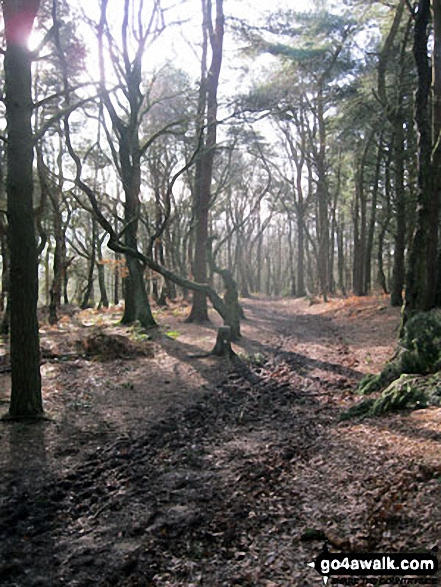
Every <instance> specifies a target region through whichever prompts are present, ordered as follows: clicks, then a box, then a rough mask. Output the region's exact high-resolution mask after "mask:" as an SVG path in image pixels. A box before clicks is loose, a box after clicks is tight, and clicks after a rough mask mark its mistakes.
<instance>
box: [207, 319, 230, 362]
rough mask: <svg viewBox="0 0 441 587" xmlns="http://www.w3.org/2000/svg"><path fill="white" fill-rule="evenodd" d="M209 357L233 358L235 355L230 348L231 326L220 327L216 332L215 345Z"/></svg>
mask: <svg viewBox="0 0 441 587" xmlns="http://www.w3.org/2000/svg"><path fill="white" fill-rule="evenodd" d="M210 355H213V356H215V357H234V356H236V353H235V352H234V351H233V349H232V348H231V326H220V327H219V329H218V331H217V338H216V344H215V345H214V348H213V350H212V351H211V353H210Z"/></svg>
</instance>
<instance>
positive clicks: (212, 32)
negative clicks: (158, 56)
mask: <svg viewBox="0 0 441 587" xmlns="http://www.w3.org/2000/svg"><path fill="white" fill-rule="evenodd" d="M202 11H203V19H204V22H203V30H204V36H205V38H206V36H207V35H208V37H209V40H210V46H211V52H212V57H211V64H210V68H209V70H208V72H207V70H206V65H205V63H204V61H205V60H206V41H205V43H204V51H203V58H202V76H201V82H200V97H199V107H198V116H199V126H200V129H201V130H203V128H204V127H205V126H206V133H205V140H204V145H203V147H202V152H201V155H200V157H199V159H198V161H197V163H196V179H195V206H194V210H195V222H196V238H195V248H194V258H193V274H194V278H195V280H196V281H197V282H199V283H206V281H207V243H208V215H209V210H210V204H211V182H212V178H213V161H214V154H215V148H216V136H217V108H218V104H217V91H218V86H219V75H220V70H221V65H222V48H223V39H224V12H223V0H216V18H215V23H213V20H212V2H211V0H202ZM207 320H208V313H207V298H206V296H205V295H204V294H203V293H201V292H197V291H196V292H194V294H193V305H192V308H191V313H190V316H189V317H188V321H189V322H206V321H207Z"/></svg>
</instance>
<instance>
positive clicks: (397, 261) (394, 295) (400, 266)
mask: <svg viewBox="0 0 441 587" xmlns="http://www.w3.org/2000/svg"><path fill="white" fill-rule="evenodd" d="M403 124H404V120H403V117H402V115H401V113H397V114H396V116H395V124H394V142H393V153H394V157H393V166H394V185H395V207H396V232H395V250H394V264H393V270H392V287H391V295H390V303H391V305H392V306H401V305H402V303H403V287H404V281H405V250H406V225H407V219H406V191H405V187H404V153H405V150H406V149H405V144H404V129H403Z"/></svg>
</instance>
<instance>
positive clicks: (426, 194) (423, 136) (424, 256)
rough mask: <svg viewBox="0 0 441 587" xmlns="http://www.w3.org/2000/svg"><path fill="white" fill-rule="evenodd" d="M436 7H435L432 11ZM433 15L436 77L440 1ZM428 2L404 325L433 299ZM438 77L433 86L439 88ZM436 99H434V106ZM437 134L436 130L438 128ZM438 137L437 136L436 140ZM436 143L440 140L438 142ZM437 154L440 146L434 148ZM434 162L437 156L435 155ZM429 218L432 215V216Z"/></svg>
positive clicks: (420, 44) (419, 33)
mask: <svg viewBox="0 0 441 587" xmlns="http://www.w3.org/2000/svg"><path fill="white" fill-rule="evenodd" d="M435 7H436V8H435ZM434 8H435V10H436V12H435V21H434V25H435V35H434V37H435V52H434V57H435V59H434V62H436V63H437V65H436V66H435V75H436V76H438V75H439V69H438V67H439V58H440V53H439V52H440V43H439V34H440V14H439V2H434ZM430 16H431V15H430V0H420V1H419V4H418V11H417V13H416V19H415V34H414V47H413V51H414V57H415V62H416V65H417V71H418V89H417V93H416V97H415V120H416V124H417V128H418V133H419V136H418V139H419V141H418V209H417V222H416V228H415V232H414V235H413V240H412V244H411V248H410V253H409V262H408V270H407V278H406V296H405V306H404V312H403V324H404V322H405V321H406V319H407V318H408V317H409V316H410V315H412V314H413V313H414V312H418V311H425V310H429V309H430V308H431V307H433V304H434V297H433V298H432V296H429V295H428V293H429V292H432V291H433V289H432V286H429V283H430V281H431V280H433V274H431V275H429V273H428V269H429V267H430V266H431V263H428V255H429V252H430V251H431V249H430V244H429V242H428V241H429V238H431V237H432V238H433V232H434V229H433V227H432V223H434V224H435V225H436V230H438V213H436V215H433V213H434V210H436V211H437V209H438V199H439V194H438V178H437V179H436V181H434V169H433V167H432V162H431V152H432V128H431V113H430V101H429V95H430V85H431V81H432V75H431V70H430V62H429V56H428V41H429V24H430ZM438 84H439V77H438V79H437V81H436V84H435V87H436V88H438V89H439V85H438ZM438 100H439V96H435V104H437V102H438ZM437 130H438V131H439V127H438V129H437ZM438 138H439V137H437V140H438ZM438 143H439V140H438ZM437 151H439V145H438V146H437ZM436 158H437V159H436V160H438V158H439V153H438V154H436ZM436 174H437V176H438V170H436ZM431 215H432V216H431Z"/></svg>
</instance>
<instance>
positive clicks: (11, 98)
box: [2, 0, 43, 418]
mask: <svg viewBox="0 0 441 587" xmlns="http://www.w3.org/2000/svg"><path fill="white" fill-rule="evenodd" d="M2 6H3V16H4V22H5V35H6V52H5V61H4V64H5V65H4V66H5V95H4V98H5V105H6V119H7V133H8V141H7V159H8V165H7V182H6V191H7V197H8V221H9V230H8V237H9V250H10V255H11V271H10V324H11V381H12V387H11V401H10V406H9V417H11V418H29V417H38V416H41V415H42V413H43V403H42V397H41V375H40V347H39V336H38V320H37V301H38V273H37V269H38V264H37V243H36V236H35V224H34V213H33V191H34V177H33V157H34V143H33V134H32V126H31V117H32V109H33V104H32V95H31V93H32V76H31V55H30V51H29V49H28V47H27V41H28V38H29V35H30V33H31V31H32V27H33V23H34V19H35V17H36V15H37V11H38V8H39V0H28V1H25V0H22V1H19V0H3V3H2Z"/></svg>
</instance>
